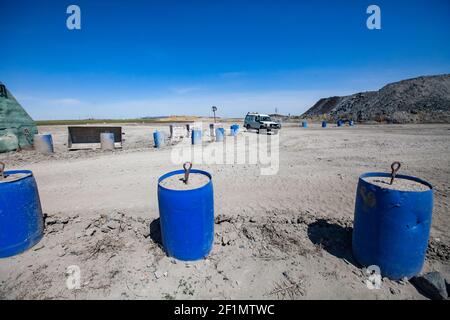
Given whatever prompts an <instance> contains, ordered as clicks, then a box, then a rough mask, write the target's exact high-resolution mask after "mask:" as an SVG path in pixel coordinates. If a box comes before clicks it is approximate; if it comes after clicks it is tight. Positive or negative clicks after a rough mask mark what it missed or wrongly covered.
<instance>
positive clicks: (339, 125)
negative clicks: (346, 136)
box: [336, 120, 344, 127]
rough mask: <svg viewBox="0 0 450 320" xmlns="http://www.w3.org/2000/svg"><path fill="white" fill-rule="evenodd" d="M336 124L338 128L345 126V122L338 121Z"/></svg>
mask: <svg viewBox="0 0 450 320" xmlns="http://www.w3.org/2000/svg"><path fill="white" fill-rule="evenodd" d="M336 124H337V126H338V127H342V125H343V124H344V121H342V120H338V121H337V123H336Z"/></svg>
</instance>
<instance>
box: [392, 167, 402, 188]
mask: <svg viewBox="0 0 450 320" xmlns="http://www.w3.org/2000/svg"><path fill="white" fill-rule="evenodd" d="M401 166H402V164H401V163H400V162H398V161H395V162H393V163H392V164H391V170H392V171H391V182H390V185H391V186H392V184H393V183H394V179H395V176H396V175H397V172H398V170H400V167H401Z"/></svg>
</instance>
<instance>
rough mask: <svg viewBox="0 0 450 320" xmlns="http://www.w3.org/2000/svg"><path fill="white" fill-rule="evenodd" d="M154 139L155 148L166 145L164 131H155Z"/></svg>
mask: <svg viewBox="0 0 450 320" xmlns="http://www.w3.org/2000/svg"><path fill="white" fill-rule="evenodd" d="M153 141H154V142H155V148H161V147H162V146H164V133H163V132H160V131H155V132H153Z"/></svg>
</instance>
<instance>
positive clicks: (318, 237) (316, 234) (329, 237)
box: [308, 219, 359, 268]
mask: <svg viewBox="0 0 450 320" xmlns="http://www.w3.org/2000/svg"><path fill="white" fill-rule="evenodd" d="M352 230H353V228H351V227H345V226H341V225H339V224H336V223H330V222H329V221H327V220H325V219H319V220H317V221H316V222H314V223H311V224H310V225H308V237H309V239H310V240H311V241H312V242H313V243H314V244H315V245H320V246H321V247H322V248H323V249H324V250H325V251H327V252H328V253H330V254H332V255H333V256H335V257H337V258H339V259H345V260H347V261H348V262H349V263H351V264H353V265H354V266H356V267H358V268H359V265H358V263H357V262H356V261H355V259H354V258H353V254H352Z"/></svg>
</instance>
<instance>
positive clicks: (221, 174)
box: [0, 125, 450, 299]
mask: <svg viewBox="0 0 450 320" xmlns="http://www.w3.org/2000/svg"><path fill="white" fill-rule="evenodd" d="M155 128H159V129H164V130H166V131H168V128H167V127H166V128H163V127H156V126H151V125H124V127H123V129H124V132H125V138H126V141H125V142H124V148H123V149H122V150H117V151H114V152H102V151H99V150H96V151H72V152H69V151H67V150H66V146H65V145H64V144H65V143H66V141H67V134H66V130H67V129H66V127H65V126H48V127H40V128H39V129H40V132H51V133H52V134H53V138H54V141H55V149H56V153H55V154H54V155H51V156H44V155H38V154H36V153H35V152H34V151H21V152H17V153H8V154H1V155H0V161H4V162H6V163H7V167H8V168H9V169H13V168H21V169H22V168H23V169H30V170H32V171H33V172H34V175H35V177H36V180H37V183H38V186H39V192H40V197H41V203H42V207H43V210H44V212H45V214H46V215H47V219H46V231H45V236H44V239H43V240H42V241H41V242H40V243H39V244H37V245H36V246H35V247H34V248H32V249H30V250H29V251H27V252H25V253H23V254H20V255H17V256H14V257H10V258H6V259H0V298H2V299H23V298H38V299H68V298H70V299H74V298H76V299H85V298H94V299H96V298H107V299H114V298H118V299H144V298H150V299H174V298H188V299H197V298H204V299H229V298H236V299H243V298H250V299H256V298H258V299H272V298H278V299H317V298H318V299H424V297H423V296H422V295H420V294H419V293H418V292H417V290H416V289H415V288H414V287H413V286H412V285H411V284H410V283H409V282H394V281H390V280H388V279H383V283H382V288H381V289H379V290H369V289H368V288H367V286H366V284H365V281H366V279H367V277H366V275H365V273H364V270H363V269H361V268H360V267H359V266H357V264H356V262H355V261H354V260H353V258H352V254H351V232H352V221H353V212H354V201H355V192H356V186H357V181H358V176H359V175H360V174H362V173H364V172H368V171H388V170H389V167H390V164H391V163H392V162H393V161H401V162H402V168H401V171H400V172H401V173H404V174H410V175H414V176H417V177H420V178H422V179H425V180H427V181H429V182H430V183H432V184H433V186H434V187H435V198H434V199H435V207H434V216H433V227H432V232H431V242H430V250H429V252H428V255H427V260H426V265H425V268H424V270H425V271H430V270H436V271H440V272H441V273H442V274H443V275H444V276H445V277H446V278H447V279H449V278H450V264H449V259H450V236H449V230H450V217H449V198H448V197H449V193H450V182H449V178H450V139H449V137H450V125H359V126H356V127H352V128H350V127H344V128H334V127H330V128H327V129H322V128H319V125H311V127H310V128H308V129H303V128H298V127H295V126H294V125H292V126H285V128H283V129H282V130H281V132H280V146H279V152H280V168H279V171H278V174H276V175H272V176H262V175H260V170H259V166H258V165H254V164H244V165H238V164H234V165H231V164H229V165H202V164H194V167H195V168H200V169H204V170H207V171H209V172H210V173H211V174H212V176H213V184H214V192H215V216H216V221H215V244H214V248H213V250H212V252H211V254H210V255H209V256H208V257H207V258H206V259H204V260H201V261H197V262H192V263H185V262H180V261H177V260H175V259H173V258H169V257H166V255H165V254H164V251H163V250H162V249H161V246H160V234H159V221H158V216H159V214H158V203H157V193H156V191H157V179H158V177H160V176H161V175H162V174H164V173H166V172H168V171H171V170H174V169H179V168H180V166H178V165H174V164H172V162H171V147H166V148H164V149H162V150H156V149H154V148H153V147H152V140H153V139H152V132H153V130H154V129H155ZM240 134H241V135H242V136H245V135H254V134H255V133H253V132H242V133H240ZM70 265H78V266H79V267H80V270H81V288H80V289H78V290H69V289H68V288H67V287H66V275H65V272H66V268H67V267H68V266H70Z"/></svg>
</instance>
